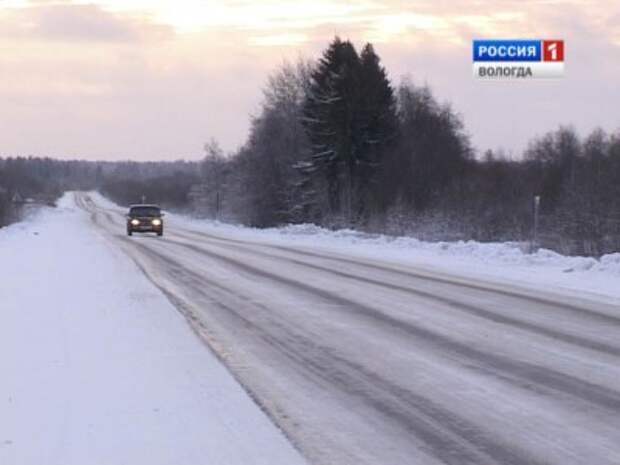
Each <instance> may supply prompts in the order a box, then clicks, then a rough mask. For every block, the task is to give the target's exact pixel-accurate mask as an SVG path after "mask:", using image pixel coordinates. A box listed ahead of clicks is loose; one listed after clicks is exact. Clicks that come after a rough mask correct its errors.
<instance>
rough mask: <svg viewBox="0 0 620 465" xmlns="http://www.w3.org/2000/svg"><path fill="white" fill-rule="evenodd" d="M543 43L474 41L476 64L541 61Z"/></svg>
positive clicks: (535, 41) (536, 41) (530, 41)
mask: <svg viewBox="0 0 620 465" xmlns="http://www.w3.org/2000/svg"><path fill="white" fill-rule="evenodd" d="M541 43H542V41H541V40H474V41H473V56H474V62H477V61H516V62H519V61H521V62H533V61H541V60H542V53H541V49H542V47H541Z"/></svg>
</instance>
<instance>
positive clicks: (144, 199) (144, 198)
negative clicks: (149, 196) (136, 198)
mask: <svg viewBox="0 0 620 465" xmlns="http://www.w3.org/2000/svg"><path fill="white" fill-rule="evenodd" d="M145 203H146V195H144V194H142V204H145Z"/></svg>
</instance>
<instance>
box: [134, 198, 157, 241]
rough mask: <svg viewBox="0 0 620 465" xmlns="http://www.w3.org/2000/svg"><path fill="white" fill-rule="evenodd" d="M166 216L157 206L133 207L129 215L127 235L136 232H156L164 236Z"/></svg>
mask: <svg viewBox="0 0 620 465" xmlns="http://www.w3.org/2000/svg"><path fill="white" fill-rule="evenodd" d="M163 216H164V214H163V213H162V212H161V208H159V206H157V205H132V206H131V207H129V213H128V214H127V235H128V236H131V235H132V234H133V233H134V232H154V233H157V235H158V236H162V235H163V234H164V220H163V218H162V217H163Z"/></svg>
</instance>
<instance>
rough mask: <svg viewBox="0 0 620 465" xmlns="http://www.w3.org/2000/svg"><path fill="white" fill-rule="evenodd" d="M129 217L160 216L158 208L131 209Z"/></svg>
mask: <svg viewBox="0 0 620 465" xmlns="http://www.w3.org/2000/svg"><path fill="white" fill-rule="evenodd" d="M129 215H130V216H160V215H161V210H160V209H159V207H148V206H145V207H131V209H130V210H129Z"/></svg>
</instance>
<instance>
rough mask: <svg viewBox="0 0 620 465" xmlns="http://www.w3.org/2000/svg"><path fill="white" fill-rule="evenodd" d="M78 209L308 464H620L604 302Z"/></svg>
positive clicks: (617, 379)
mask: <svg viewBox="0 0 620 465" xmlns="http://www.w3.org/2000/svg"><path fill="white" fill-rule="evenodd" d="M76 204H77V205H78V206H79V207H80V208H82V209H83V210H84V211H85V212H87V213H88V214H89V215H90V216H91V219H92V225H93V228H95V229H97V230H99V231H100V233H101V235H102V236H104V237H108V238H110V240H111V241H112V243H113V244H115V245H116V246H117V247H118V249H120V250H122V251H124V252H125V253H126V254H128V255H129V256H130V257H132V258H133V260H134V261H135V262H136V263H137V265H138V266H139V267H140V268H141V269H142V270H143V271H144V272H145V274H146V275H147V276H148V277H149V279H151V280H152V281H153V282H154V283H155V284H156V285H157V286H159V287H160V289H162V290H163V291H164V293H165V294H166V295H167V296H168V297H169V299H170V301H171V302H173V303H174V304H175V306H177V308H178V309H179V310H180V311H181V312H182V313H183V314H184V315H185V317H186V318H187V319H188V321H190V322H191V324H192V325H193V326H194V328H196V331H197V332H198V333H199V334H200V335H201V336H202V337H203V338H204V340H205V341H207V342H208V343H209V345H210V346H211V347H212V348H213V350H214V351H215V352H216V353H217V354H219V356H220V357H221V359H222V360H224V361H225V363H226V364H227V366H228V367H229V368H230V370H231V371H232V372H233V373H234V374H235V376H236V377H237V378H238V379H239V380H240V381H241V382H242V383H243V385H244V386H245V387H246V389H248V390H249V391H250V392H251V393H252V395H253V397H254V398H255V399H256V400H257V402H259V403H260V404H261V405H262V407H263V408H264V409H265V410H266V411H267V412H269V414H270V415H271V417H272V418H273V419H274V421H275V422H276V423H277V424H278V425H279V426H280V427H281V428H282V429H283V430H284V431H285V432H286V433H287V435H288V436H289V438H291V439H292V441H293V442H294V443H295V444H296V445H297V446H298V447H299V448H300V449H301V450H302V451H303V453H304V454H305V455H306V457H308V458H309V460H310V461H311V462H312V463H317V464H339V465H340V464H342V465H344V464H373V465H376V464H382V465H390V464H395V465H396V464H398V465H402V464H422V465H434V464H458V465H462V464H472V465H485V464H488V465H498V464H513V465H517V464H522V465H525V464H528V465H542V464H546V465H551V464H557V465H569V464H575V465H577V464H579V465H582V464H597V465H605V464H609V465H611V464H615V465H617V464H619V463H620V363H619V362H620V311H619V309H618V307H617V306H616V305H611V304H605V303H602V302H594V301H588V300H586V299H585V298H583V299H580V298H575V297H574V296H573V297H570V298H567V297H563V296H562V295H559V294H558V295H556V294H553V293H552V292H551V291H549V292H545V291H541V290H524V289H523V288H522V287H511V286H508V285H499V284H493V285H491V284H487V283H484V282H480V281H474V280H472V279H467V278H463V277H462V276H461V277H459V278H456V277H451V276H446V275H445V274H444V275H438V274H435V273H433V272H431V271H429V270H425V269H420V268H416V267H415V266H414V265H413V264H411V265H408V266H407V265H402V266H400V265H395V264H393V263H387V262H383V261H381V260H380V259H372V260H371V259H368V258H361V257H360V256H356V255H354V254H350V253H346V254H345V253H341V254H338V253H335V252H333V251H330V252H327V251H325V250H322V249H321V248H319V247H315V248H310V247H308V246H305V247H304V246H297V247H296V246H292V245H282V244H281V243H277V242H273V243H265V242H264V241H263V242H257V241H253V240H252V239H251V238H247V239H239V238H237V239H231V238H227V237H223V236H221V235H218V234H214V233H212V232H209V231H205V230H202V231H197V230H196V231H195V230H192V229H191V226H187V225H186V226H182V224H181V223H177V224H175V221H174V218H169V219H171V221H168V223H167V230H166V235H165V236H164V237H163V238H157V237H154V236H150V235H149V236H134V237H132V238H128V237H127V236H126V235H125V232H124V228H125V226H124V217H123V212H122V211H121V210H119V209H117V208H113V207H110V206H109V205H107V204H106V206H104V204H103V203H102V202H99V203H96V202H95V201H94V200H93V198H91V197H89V196H88V195H85V194H78V195H77V196H76ZM119 279H124V277H119Z"/></svg>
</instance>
